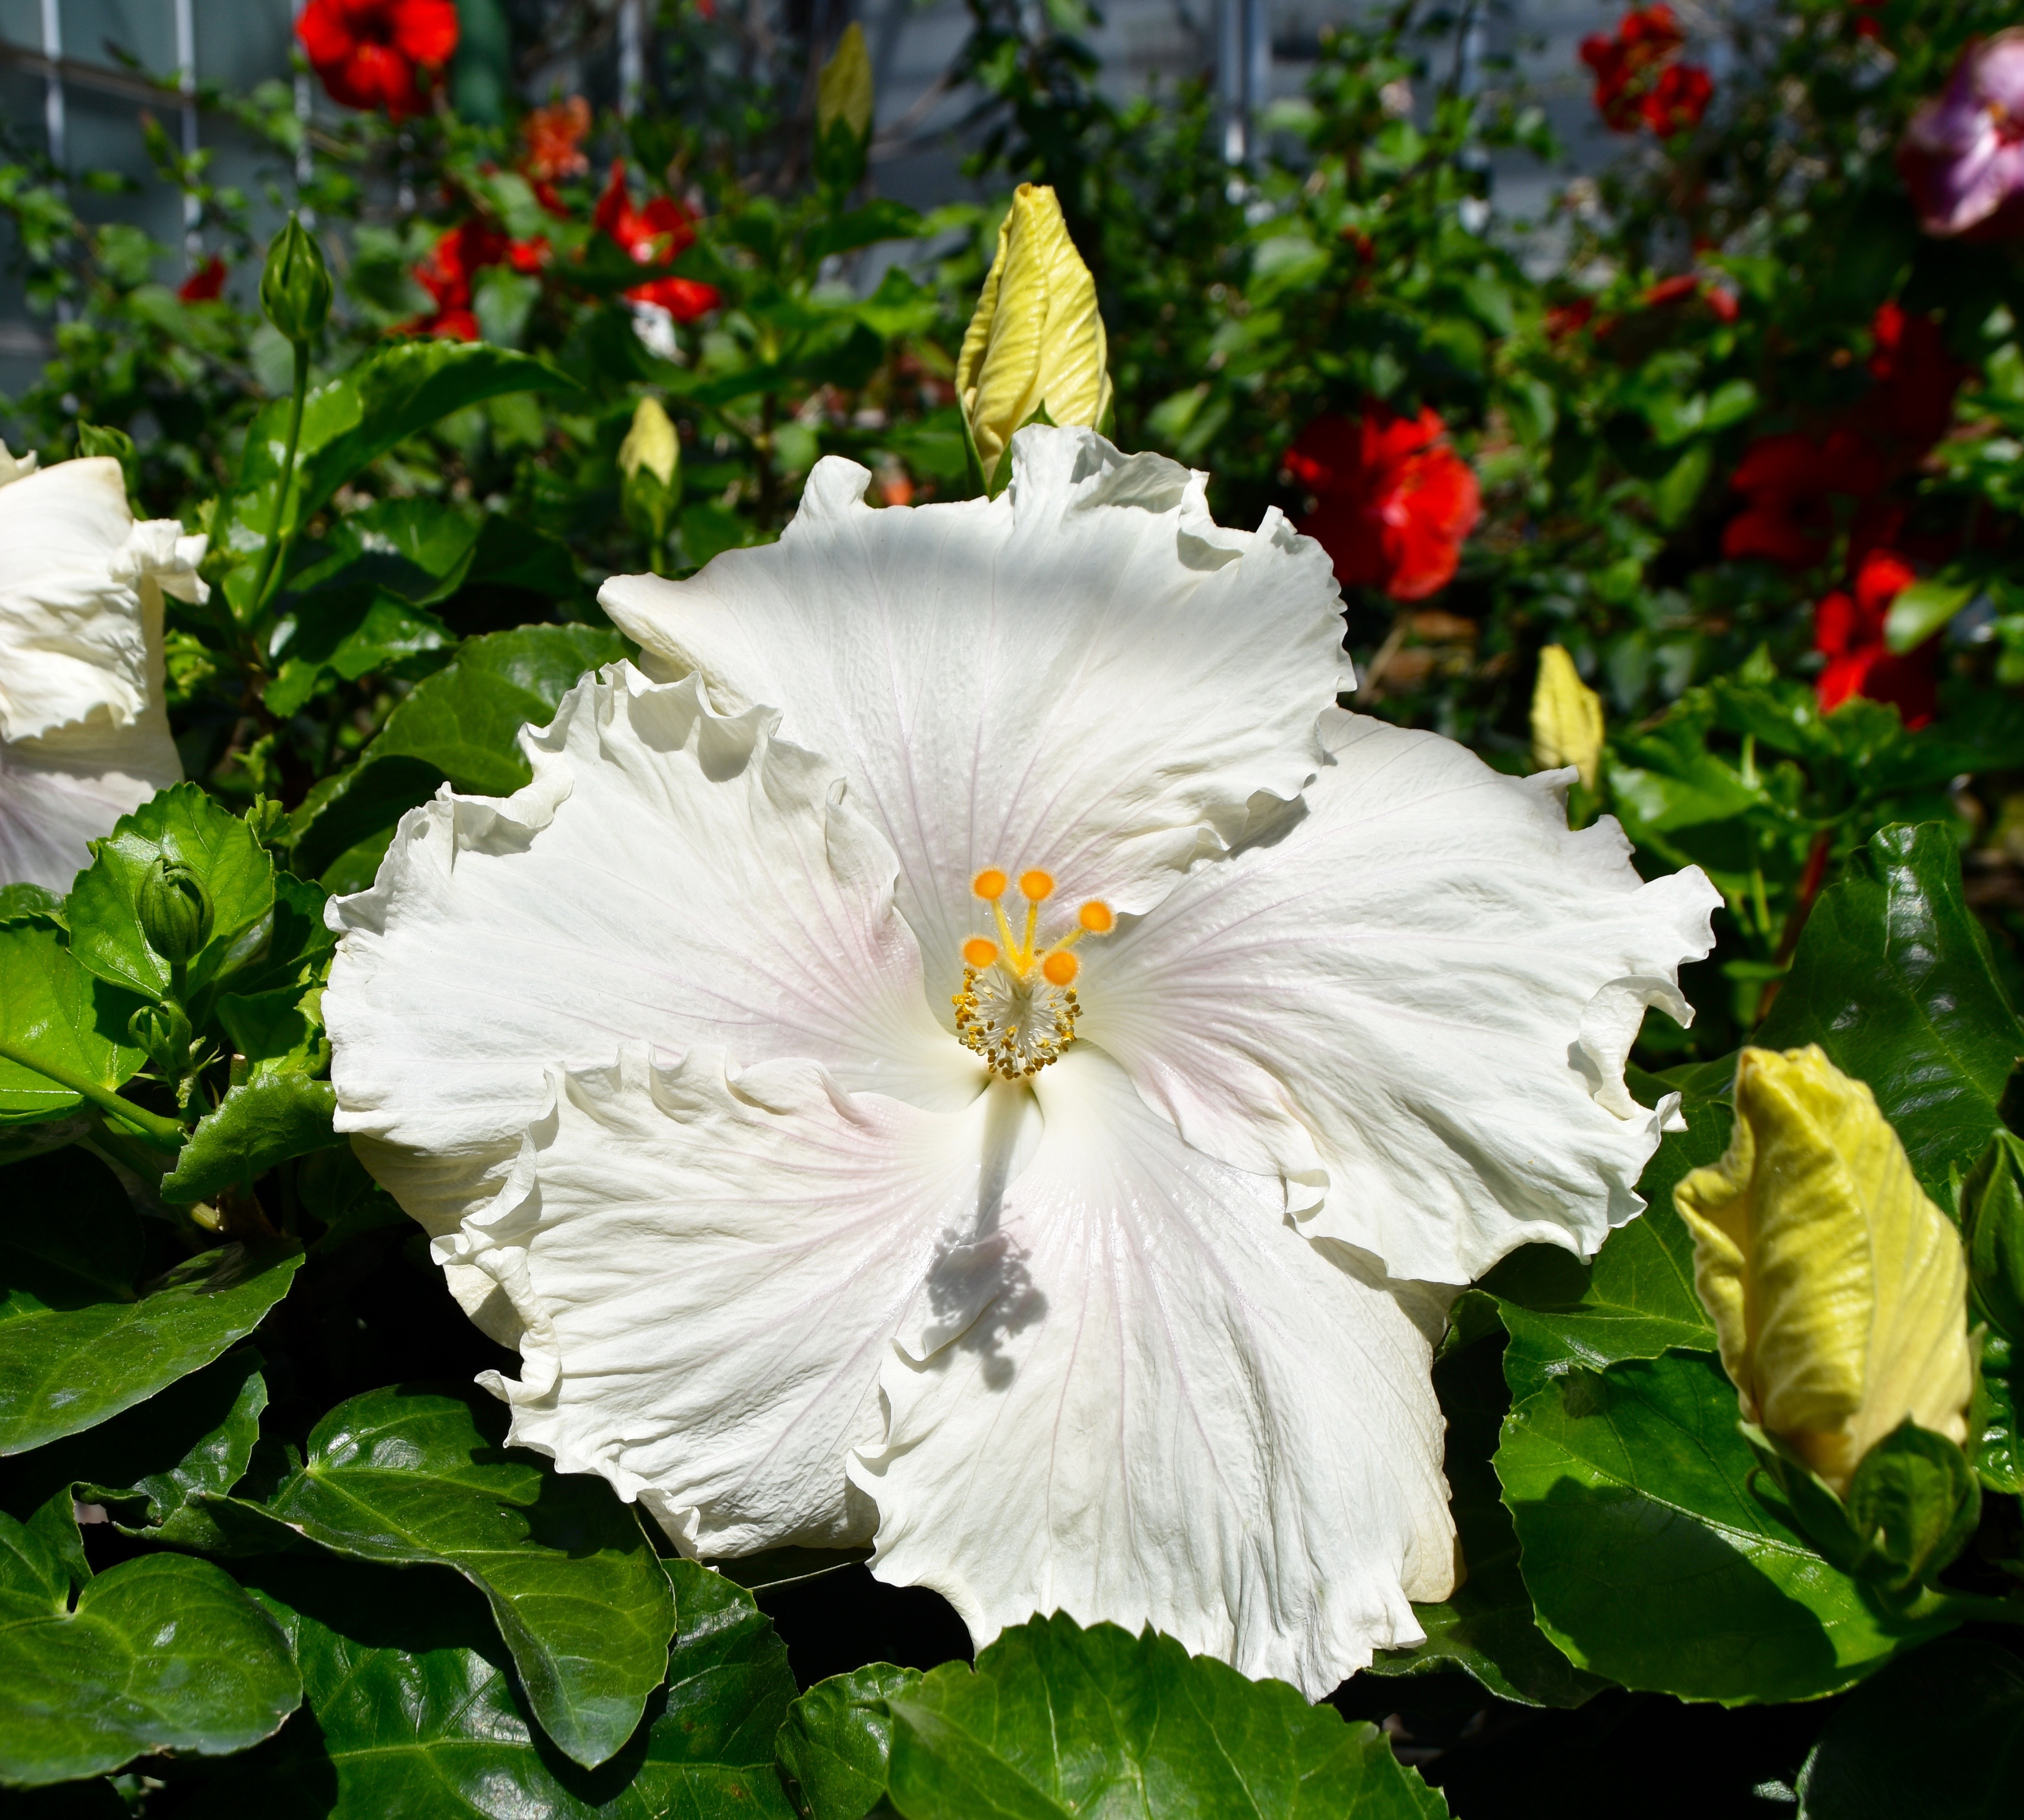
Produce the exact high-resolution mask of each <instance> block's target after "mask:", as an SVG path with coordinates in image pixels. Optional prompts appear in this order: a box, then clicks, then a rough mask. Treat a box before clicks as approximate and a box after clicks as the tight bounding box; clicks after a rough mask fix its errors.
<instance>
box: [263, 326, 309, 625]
mask: <svg viewBox="0 0 2024 1820" xmlns="http://www.w3.org/2000/svg"><path fill="white" fill-rule="evenodd" d="M309 391H310V344H309V343H307V342H306V341H299V342H297V343H295V390H294V391H293V392H292V394H291V395H290V397H289V400H288V442H287V443H286V445H285V446H284V450H283V453H282V456H281V480H280V483H278V484H277V486H276V487H275V489H274V510H273V514H272V515H271V516H270V517H269V519H268V520H267V547H266V549H265V550H263V551H262V552H261V556H260V579H259V581H258V582H255V584H254V585H253V605H252V608H251V611H250V612H249V613H248V618H254V619H257V618H259V615H260V609H261V608H262V607H264V606H266V604H267V584H268V582H270V580H271V579H272V578H273V573H274V563H275V561H276V560H277V558H278V557H279V556H280V555H281V519H282V515H283V514H284V512H286V511H287V509H288V493H289V490H290V489H291V488H292V487H293V486H294V485H295V448H296V445H297V444H298V443H299V442H301V441H302V436H303V402H304V401H305V400H306V398H308V396H309ZM290 541H293V540H292V539H291V540H290Z"/></svg>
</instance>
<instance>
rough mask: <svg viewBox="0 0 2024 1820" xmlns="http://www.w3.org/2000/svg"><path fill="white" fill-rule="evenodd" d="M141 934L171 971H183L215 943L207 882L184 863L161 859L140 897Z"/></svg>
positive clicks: (147, 876) (144, 881)
mask: <svg viewBox="0 0 2024 1820" xmlns="http://www.w3.org/2000/svg"><path fill="white" fill-rule="evenodd" d="M134 908H135V909H136V910H137V911H138V912H139V915H140V919H141V934H142V935H143V936H145V938H147V943H148V946H149V947H150V948H152V949H153V950H154V951H155V952H156V954H158V955H159V956H161V958H162V959H163V960H165V961H167V963H169V965H170V967H181V966H184V965H185V964H186V963H189V961H191V960H194V959H195V958H196V956H198V955H199V954H200V953H201V952H203V945H204V944H205V943H206V942H207V941H210V939H211V923H212V920H213V917H214V912H213V910H212V908H211V893H210V892H209V891H207V890H205V888H204V883H203V879H200V878H199V877H198V876H197V875H196V873H195V872H194V871H192V870H191V869H190V868H189V867H188V866H186V865H185V864H183V863H182V862H181V860H163V859H157V860H156V861H155V862H154V864H152V865H151V866H150V867H149V868H148V870H147V871H146V872H145V873H144V874H143V875H142V876H141V888H140V890H139V892H138V893H137V896H136V900H135V904H134Z"/></svg>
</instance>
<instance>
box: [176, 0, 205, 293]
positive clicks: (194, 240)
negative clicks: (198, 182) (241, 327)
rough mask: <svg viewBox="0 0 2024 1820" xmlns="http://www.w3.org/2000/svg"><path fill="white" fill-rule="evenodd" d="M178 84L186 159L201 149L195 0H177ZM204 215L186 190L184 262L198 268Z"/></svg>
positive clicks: (190, 268) (189, 266) (184, 195)
mask: <svg viewBox="0 0 2024 1820" xmlns="http://www.w3.org/2000/svg"><path fill="white" fill-rule="evenodd" d="M175 13H176V86H177V87H178V88H179V89H180V90H182V93H183V97H184V98H183V105H182V116H183V158H184V160H185V163H187V162H188V160H191V159H192V158H194V157H196V152H197V136H196V135H197V119H196V7H195V6H194V5H193V4H192V0H175ZM202 221H203V204H201V203H200V202H199V201H198V200H197V199H196V196H193V195H192V193H190V192H189V190H188V189H185V190H184V192H183V265H184V267H185V270H189V271H192V272H193V271H195V270H196V268H197V262H198V261H199V260H200V259H201V258H202V257H203V241H202V240H201V239H200V237H199V236H198V233H197V228H198V226H199V224H200V222H202Z"/></svg>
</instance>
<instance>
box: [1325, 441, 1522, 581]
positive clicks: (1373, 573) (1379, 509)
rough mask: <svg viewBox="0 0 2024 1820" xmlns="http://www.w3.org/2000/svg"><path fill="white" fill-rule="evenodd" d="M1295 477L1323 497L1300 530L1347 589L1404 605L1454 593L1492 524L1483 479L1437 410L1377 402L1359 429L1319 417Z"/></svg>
mask: <svg viewBox="0 0 2024 1820" xmlns="http://www.w3.org/2000/svg"><path fill="white" fill-rule="evenodd" d="M1286 471H1287V472H1288V473H1289V474H1290V475H1292V476H1293V479H1295V480H1296V481H1297V482H1298V483H1300V485H1301V486H1304V487H1305V488H1306V489H1307V491H1308V492H1310V493H1311V494H1313V495H1314V496H1315V509H1314V510H1313V511H1312V512H1310V513H1309V514H1308V515H1307V516H1306V517H1305V518H1304V519H1302V520H1301V521H1300V529H1301V530H1304V532H1306V533H1307V535H1308V536H1309V537H1311V538H1315V539H1316V540H1317V541H1318V542H1319V543H1320V544H1321V545H1322V548H1323V549H1326V551H1327V552H1329V555H1330V556H1333V558H1334V559H1335V572H1336V574H1337V577H1338V578H1340V581H1341V582H1342V584H1343V585H1344V587H1372V588H1382V589H1384V592H1385V593H1388V594H1389V595H1390V596H1392V599H1393V600H1425V599H1426V598H1427V596H1428V595H1430V594H1437V593H1439V592H1440V590H1441V589H1443V588H1445V587H1446V586H1447V585H1448V583H1449V582H1450V581H1452V580H1453V579H1454V572H1455V570H1456V567H1458V565H1459V563H1461V546H1462V544H1463V542H1464V541H1465V540H1466V539H1467V538H1468V536H1469V533H1470V532H1471V531H1472V530H1475V528H1476V520H1477V519H1480V517H1482V516H1483V494H1482V490H1481V489H1480V487H1479V486H1477V484H1476V475H1475V472H1474V471H1473V470H1472V468H1470V467H1469V464H1468V463H1467V462H1466V461H1463V460H1462V458H1461V457H1460V456H1459V455H1458V454H1457V453H1455V452H1454V449H1452V448H1450V446H1448V442H1447V427H1446V426H1445V425H1444V424H1443V423H1442V422H1441V420H1440V417H1439V414H1438V413H1436V412H1435V411H1433V410H1432V409H1423V410H1422V411H1421V413H1420V414H1419V416H1417V417H1402V416H1395V415H1394V414H1393V413H1392V411H1391V410H1389V409H1388V408H1387V407H1386V406H1384V405H1378V404H1372V405H1366V407H1365V409H1364V413H1363V415H1362V416H1361V417H1360V418H1359V419H1358V420H1356V421H1355V422H1354V423H1351V421H1350V420H1348V419H1347V418H1344V417H1335V416H1325V417H1317V418H1315V420H1314V421H1313V422H1312V423H1311V424H1308V425H1307V427H1306V428H1305V429H1304V430H1303V431H1301V432H1300V438H1299V439H1298V440H1297V441H1296V442H1295V443H1294V444H1293V448H1292V449H1290V450H1289V452H1288V453H1287V456H1286Z"/></svg>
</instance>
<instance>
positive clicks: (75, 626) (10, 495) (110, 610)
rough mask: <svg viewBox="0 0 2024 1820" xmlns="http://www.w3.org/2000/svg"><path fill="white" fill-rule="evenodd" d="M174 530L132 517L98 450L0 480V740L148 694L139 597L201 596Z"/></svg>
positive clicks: (122, 486) (137, 712) (112, 710)
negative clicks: (164, 593)
mask: <svg viewBox="0 0 2024 1820" xmlns="http://www.w3.org/2000/svg"><path fill="white" fill-rule="evenodd" d="M181 530H182V527H181V526H180V525H178V524H176V523H174V521H173V520H170V519H156V520H153V521H151V522H149V523H146V524H141V525H137V524H135V523H134V519H133V516H132V514H131V513H130V512H129V511H128V510H127V483H126V479H125V477H124V476H123V475H122V473H121V472H120V468H119V463H118V462H117V461H113V460H112V459H111V458H110V457H105V456H97V457H92V458H90V459H88V460H86V461H61V462H59V463H57V465H56V466H55V467H53V468H43V469H42V470H41V471H40V472H37V473H32V474H28V475H24V476H22V477H20V479H16V480H14V481H13V482H12V483H10V484H9V485H7V486H4V487H0V740H4V741H7V742H10V743H11V742H13V741H15V740H19V739H36V738H39V737H42V736H45V735H47V734H49V733H53V732H57V730H59V729H60V728H64V727H68V726H79V725H86V724H87V723H90V724H95V725H99V726H101V727H104V728H116V727H123V726H128V725H132V724H134V722H135V721H138V720H140V719H141V717H143V716H144V715H145V714H147V713H148V707H149V699H150V695H151V692H152V695H154V696H155V698H156V701H157V702H159V692H160V680H159V679H160V675H161V668H160V664H161V660H160V655H159V648H157V649H156V651H155V654H154V655H153V658H152V675H151V669H150V650H149V637H148V626H147V624H146V622H145V615H144V612H143V607H144V604H145V602H146V601H147V600H148V598H149V597H150V595H151V594H152V590H153V589H155V588H156V587H166V588H167V589H168V590H169V591H170V593H178V594H180V595H181V596H182V597H183V598H185V599H186V600H202V599H203V598H204V595H205V590H204V587H203V583H202V582H200V581H199V580H198V579H197V578H196V564H197V563H199V562H200V561H201V560H203V551H204V539H203V538H200V537H196V538H185V537H184V536H183V535H182V534H181ZM153 599H154V601H155V604H156V606H157V607H159V595H153ZM100 832H101V833H102V832H104V830H103V829H101V830H100Z"/></svg>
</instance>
